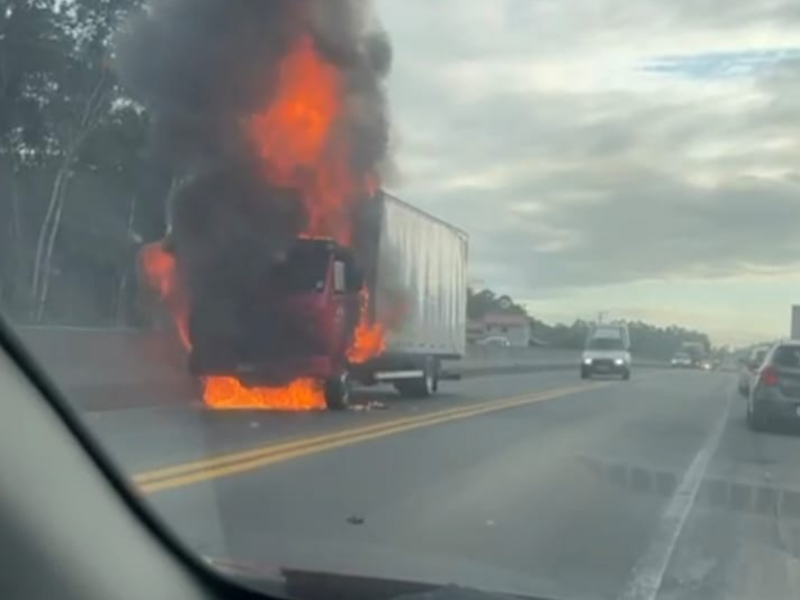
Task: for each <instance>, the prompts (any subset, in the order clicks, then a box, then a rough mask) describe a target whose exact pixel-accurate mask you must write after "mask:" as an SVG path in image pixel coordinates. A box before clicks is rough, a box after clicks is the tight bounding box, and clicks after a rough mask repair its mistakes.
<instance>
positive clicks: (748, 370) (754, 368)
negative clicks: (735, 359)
mask: <svg viewBox="0 0 800 600" xmlns="http://www.w3.org/2000/svg"><path fill="white" fill-rule="evenodd" d="M767 352H769V348H768V347H766V346H760V347H758V348H754V349H753V351H752V352H751V353H750V356H749V357H747V358H746V359H744V360H743V361H742V367H741V370H740V371H739V393H740V394H742V396H748V395H749V394H750V389H751V388H752V382H753V379H754V378H755V377H756V375H757V374H758V369H759V368H760V367H761V364H762V363H763V362H764V358H765V357H766V355H767Z"/></svg>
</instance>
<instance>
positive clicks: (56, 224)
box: [36, 183, 67, 323]
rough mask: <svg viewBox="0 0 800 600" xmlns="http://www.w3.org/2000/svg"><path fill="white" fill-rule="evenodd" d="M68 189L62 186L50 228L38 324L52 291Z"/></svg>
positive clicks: (42, 272)
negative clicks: (55, 254)
mask: <svg viewBox="0 0 800 600" xmlns="http://www.w3.org/2000/svg"><path fill="white" fill-rule="evenodd" d="M66 189H67V183H64V184H63V185H62V186H61V193H60V194H59V197H58V207H57V208H56V212H55V215H54V216H53V224H52V226H51V227H50V232H49V235H48V239H47V250H46V254H45V259H44V264H43V266H42V271H41V280H42V286H41V291H40V293H39V297H38V298H37V302H36V322H37V323H39V322H41V320H42V317H43V316H44V308H45V305H46V304H47V294H48V292H49V291H50V270H51V267H52V262H53V248H54V247H55V244H56V238H57V237H58V231H59V229H61V214H62V213H63V212H64V197H65V196H66Z"/></svg>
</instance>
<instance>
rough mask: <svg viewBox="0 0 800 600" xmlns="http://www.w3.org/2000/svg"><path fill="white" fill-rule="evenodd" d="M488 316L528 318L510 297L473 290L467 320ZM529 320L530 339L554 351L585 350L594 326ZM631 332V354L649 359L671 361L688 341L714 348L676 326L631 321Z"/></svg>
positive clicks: (694, 333) (703, 336)
mask: <svg viewBox="0 0 800 600" xmlns="http://www.w3.org/2000/svg"><path fill="white" fill-rule="evenodd" d="M488 313H494V314H496V313H501V314H526V315H528V313H527V311H526V310H525V308H524V307H522V306H521V305H520V304H517V303H516V302H514V301H513V300H512V299H511V298H509V297H508V296H498V295H497V294H496V293H495V292H493V291H492V290H488V289H485V290H481V291H480V292H477V293H476V292H474V291H473V290H471V289H470V290H468V296H467V314H468V317H469V318H470V319H480V318H481V317H483V316H484V315H486V314H488ZM528 318H529V319H530V321H531V336H532V338H533V340H534V341H535V343H540V344H544V345H548V346H552V347H554V348H567V349H573V350H580V349H582V348H583V347H584V345H585V344H586V338H587V337H588V335H589V332H590V331H591V328H592V326H593V323H591V322H589V321H583V320H580V319H579V320H576V321H575V322H573V323H572V324H571V325H565V324H563V323H558V324H556V325H548V324H547V323H544V322H543V321H539V320H538V319H535V318H533V317H532V316H530V315H528ZM628 330H629V332H630V336H631V351H632V352H633V353H635V354H637V355H640V356H644V357H648V358H654V359H664V360H666V359H669V358H671V357H672V355H673V354H675V352H676V351H677V350H678V349H679V348H680V347H681V345H682V344H684V343H689V342H697V343H700V344H702V345H703V346H704V347H705V349H706V352H708V351H710V349H711V341H710V339H709V337H708V335H706V334H704V333H702V332H699V331H692V330H690V329H685V328H683V327H678V326H676V325H672V326H670V327H658V326H656V325H650V324H648V323H644V322H641V321H631V322H628Z"/></svg>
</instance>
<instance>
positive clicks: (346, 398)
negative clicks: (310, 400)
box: [324, 371, 350, 410]
mask: <svg viewBox="0 0 800 600" xmlns="http://www.w3.org/2000/svg"><path fill="white" fill-rule="evenodd" d="M324 392H325V405H326V406H327V407H328V410H346V409H347V407H348V406H350V377H349V375H348V374H347V372H346V371H345V372H343V373H342V374H341V375H339V376H338V377H331V378H330V379H328V380H327V381H326V382H325V390H324Z"/></svg>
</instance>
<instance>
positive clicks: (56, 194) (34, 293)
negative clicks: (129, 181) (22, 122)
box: [31, 157, 69, 306]
mask: <svg viewBox="0 0 800 600" xmlns="http://www.w3.org/2000/svg"><path fill="white" fill-rule="evenodd" d="M68 171H69V158H68V157H65V158H64V160H63V161H62V163H61V166H60V167H59V169H58V172H57V173H56V178H55V180H54V181H53V187H52V189H51V190H50V200H49V201H48V203H47V212H46V213H45V216H44V220H43V221H42V224H41V226H40V227H39V236H38V238H37V240H36V256H35V257H34V259H33V274H32V276H31V300H32V301H33V302H36V299H37V298H38V297H39V286H40V282H41V272H42V266H43V256H44V250H45V244H46V241H47V237H48V231H49V229H50V228H51V222H52V220H53V215H54V214H55V212H56V210H57V209H58V206H59V204H60V199H61V193H62V189H63V186H64V180H65V179H66V177H67V174H68ZM34 306H35V304H34Z"/></svg>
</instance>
